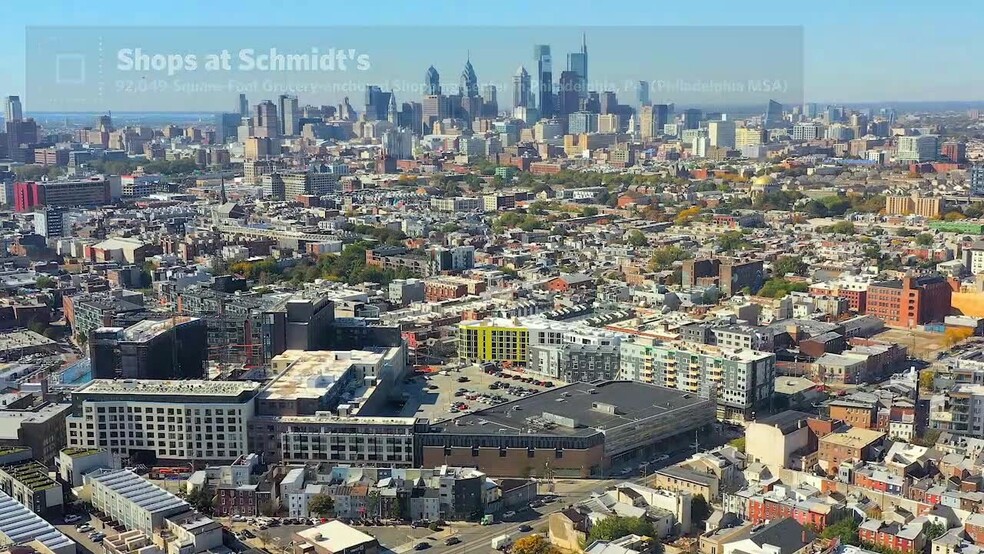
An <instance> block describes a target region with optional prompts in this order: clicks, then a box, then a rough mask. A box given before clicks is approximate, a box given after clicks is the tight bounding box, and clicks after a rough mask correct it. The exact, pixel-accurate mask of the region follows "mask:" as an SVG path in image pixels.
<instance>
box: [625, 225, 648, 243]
mask: <svg viewBox="0 0 984 554" xmlns="http://www.w3.org/2000/svg"><path fill="white" fill-rule="evenodd" d="M626 241H627V242H628V243H629V245H630V246H635V247H639V246H646V245H647V244H649V240H648V239H647V238H646V235H644V234H643V233H642V231H640V230H638V229H632V230H631V231H629V236H628V238H627V239H626Z"/></svg>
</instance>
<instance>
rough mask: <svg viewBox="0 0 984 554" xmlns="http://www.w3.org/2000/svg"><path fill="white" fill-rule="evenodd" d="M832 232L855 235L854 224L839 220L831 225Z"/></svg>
mask: <svg viewBox="0 0 984 554" xmlns="http://www.w3.org/2000/svg"><path fill="white" fill-rule="evenodd" d="M830 232H831V233H837V234H839V235H853V234H854V224H853V223H851V222H850V221H838V222H837V223H834V224H833V225H831V226H830Z"/></svg>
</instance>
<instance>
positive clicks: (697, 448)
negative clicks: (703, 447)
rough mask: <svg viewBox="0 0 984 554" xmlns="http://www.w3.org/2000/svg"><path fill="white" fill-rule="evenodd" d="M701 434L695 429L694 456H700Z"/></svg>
mask: <svg viewBox="0 0 984 554" xmlns="http://www.w3.org/2000/svg"><path fill="white" fill-rule="evenodd" d="M699 433H700V430H699V429H694V454H700V438H699V436H698V435H699Z"/></svg>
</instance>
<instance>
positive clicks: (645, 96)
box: [636, 81, 652, 106]
mask: <svg viewBox="0 0 984 554" xmlns="http://www.w3.org/2000/svg"><path fill="white" fill-rule="evenodd" d="M636 87H637V88H636V93H637V96H638V100H639V106H648V105H650V103H651V102H652V101H651V100H650V99H649V81H639V84H638V85H636Z"/></svg>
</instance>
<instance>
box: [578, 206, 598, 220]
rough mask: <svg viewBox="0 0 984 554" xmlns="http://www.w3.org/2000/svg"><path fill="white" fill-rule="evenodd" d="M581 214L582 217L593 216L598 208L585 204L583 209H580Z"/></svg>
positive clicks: (596, 213)
mask: <svg viewBox="0 0 984 554" xmlns="http://www.w3.org/2000/svg"><path fill="white" fill-rule="evenodd" d="M581 215H582V216H584V217H594V216H596V215H598V208H596V207H594V206H586V207H585V208H584V209H583V210H581Z"/></svg>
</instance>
